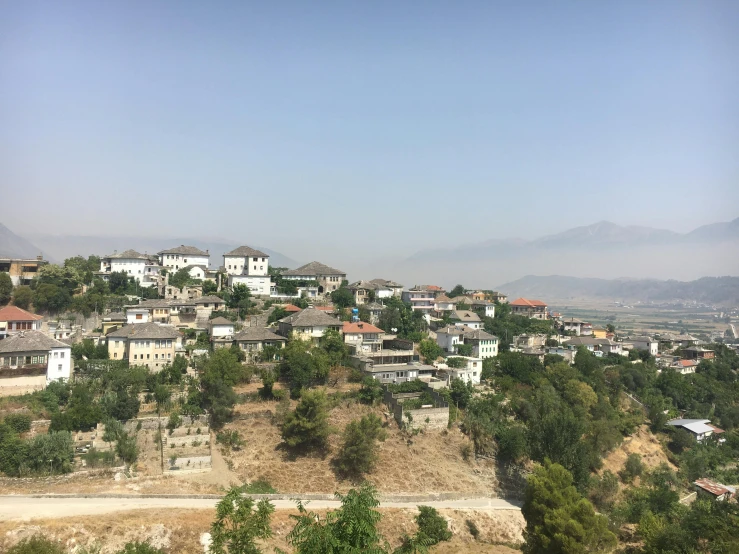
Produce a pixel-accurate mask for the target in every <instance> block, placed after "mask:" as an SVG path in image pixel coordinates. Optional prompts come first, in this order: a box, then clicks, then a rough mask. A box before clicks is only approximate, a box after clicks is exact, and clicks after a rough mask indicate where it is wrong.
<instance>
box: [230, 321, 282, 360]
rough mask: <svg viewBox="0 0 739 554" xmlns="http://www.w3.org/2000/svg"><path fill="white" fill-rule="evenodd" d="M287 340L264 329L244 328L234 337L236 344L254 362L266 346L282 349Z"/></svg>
mask: <svg viewBox="0 0 739 554" xmlns="http://www.w3.org/2000/svg"><path fill="white" fill-rule="evenodd" d="M286 342H287V339H286V338H285V337H282V336H280V335H277V334H275V333H273V332H272V331H270V330H269V329H266V328H264V327H244V328H243V329H242V330H241V331H239V332H238V333H236V335H235V336H234V343H235V344H237V345H238V347H239V349H241V351H242V352H244V353H245V354H246V356H247V358H249V360H250V361H254V360H255V359H256V358H258V357H259V356H260V355H261V353H262V352H263V351H264V348H265V347H266V346H275V347H277V348H282V347H284V346H285V343H286Z"/></svg>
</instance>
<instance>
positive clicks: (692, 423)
mask: <svg viewBox="0 0 739 554" xmlns="http://www.w3.org/2000/svg"><path fill="white" fill-rule="evenodd" d="M710 421H711V420H710V419H673V420H672V421H668V422H667V425H671V426H673V427H682V428H684V429H687V430H688V431H691V432H693V433H695V434H696V435H702V434H703V433H712V432H715V430H716V429H717V427H713V426H712V425H709V424H708V423H709V422H710ZM719 431H720V432H721V433H723V430H722V429H719Z"/></svg>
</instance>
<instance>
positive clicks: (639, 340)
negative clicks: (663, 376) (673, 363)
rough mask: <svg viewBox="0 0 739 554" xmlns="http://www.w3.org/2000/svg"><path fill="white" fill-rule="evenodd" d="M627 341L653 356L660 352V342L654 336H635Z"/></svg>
mask: <svg viewBox="0 0 739 554" xmlns="http://www.w3.org/2000/svg"><path fill="white" fill-rule="evenodd" d="M625 342H629V343H631V344H632V345H633V347H634V348H636V349H637V350H646V351H648V352H649V354H650V355H651V356H656V355H657V354H659V342H658V341H656V340H654V339H653V338H652V337H647V336H644V337H633V338H630V339H628V340H627V341H625Z"/></svg>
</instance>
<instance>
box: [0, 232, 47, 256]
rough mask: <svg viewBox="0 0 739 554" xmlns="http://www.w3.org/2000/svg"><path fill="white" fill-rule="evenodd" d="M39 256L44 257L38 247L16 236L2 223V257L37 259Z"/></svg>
mask: <svg viewBox="0 0 739 554" xmlns="http://www.w3.org/2000/svg"><path fill="white" fill-rule="evenodd" d="M39 255H43V252H42V251H41V249H40V248H39V247H38V246H36V245H35V244H32V243H30V242H29V241H27V240H26V239H24V238H23V237H20V236H18V235H16V234H15V233H14V232H13V231H11V230H10V229H8V228H7V227H6V226H5V225H3V224H2V223H0V257H6V258H35V257H36V256H39Z"/></svg>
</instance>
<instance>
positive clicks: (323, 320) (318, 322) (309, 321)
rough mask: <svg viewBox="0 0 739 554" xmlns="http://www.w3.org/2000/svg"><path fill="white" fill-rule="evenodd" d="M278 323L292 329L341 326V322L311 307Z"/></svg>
mask: <svg viewBox="0 0 739 554" xmlns="http://www.w3.org/2000/svg"><path fill="white" fill-rule="evenodd" d="M280 323H287V324H288V325H291V326H292V327H321V326H332V327H340V326H341V325H342V322H341V321H339V320H338V319H336V318H335V317H331V316H330V315H328V314H326V313H324V312H323V311H321V310H318V309H316V308H314V307H313V306H308V307H307V308H306V309H305V310H301V311H300V312H298V313H296V314H294V315H289V316H287V317H284V318H282V319H281V320H280Z"/></svg>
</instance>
